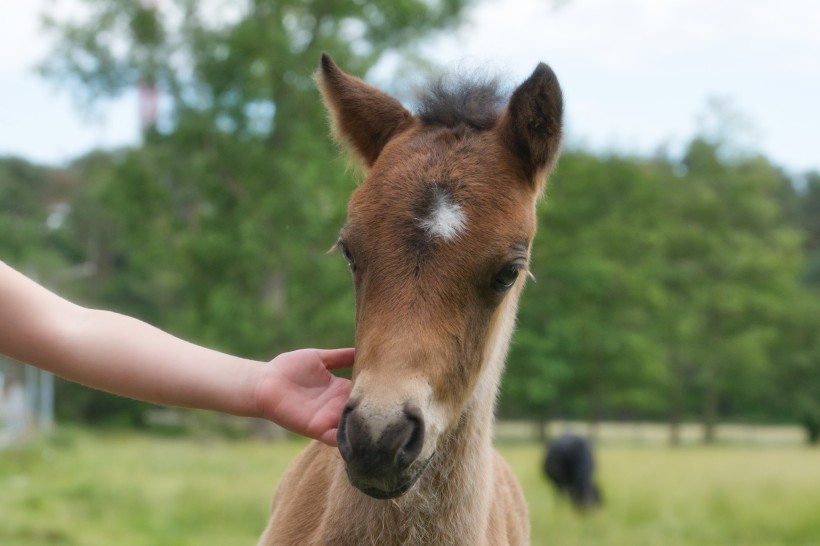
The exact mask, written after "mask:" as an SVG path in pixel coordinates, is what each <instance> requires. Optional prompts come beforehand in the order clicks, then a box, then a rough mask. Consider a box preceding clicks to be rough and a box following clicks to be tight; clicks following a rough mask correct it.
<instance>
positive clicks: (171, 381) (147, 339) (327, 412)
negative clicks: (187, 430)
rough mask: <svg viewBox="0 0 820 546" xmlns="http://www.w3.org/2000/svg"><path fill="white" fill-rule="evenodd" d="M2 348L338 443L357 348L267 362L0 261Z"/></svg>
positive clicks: (146, 393) (71, 374) (65, 373)
mask: <svg viewBox="0 0 820 546" xmlns="http://www.w3.org/2000/svg"><path fill="white" fill-rule="evenodd" d="M0 353H2V354H5V355H7V356H10V357H12V358H15V359H17V360H20V361H21V362H26V363H28V364H31V365H33V366H37V367H38V368H42V369H44V370H47V371H50V372H53V373H55V374H57V375H59V376H61V377H64V378H66V379H68V380H71V381H76V382H77V383H82V384H84V385H88V386H90V387H94V388H97V389H101V390H104V391H108V392H111V393H114V394H118V395H121V396H127V397H129V398H135V399H138V400H145V401H148V402H154V403H158V404H166V405H172V406H181V407H187V408H201V409H208V410H214V411H220V412H224V413H230V414H234V415H241V416H251V417H264V418H267V419H270V420H272V421H274V422H276V423H279V424H280V425H282V426H284V427H285V428H288V429H290V430H292V431H294V432H297V433H299V434H304V435H306V436H309V437H311V438H316V439H319V440H321V441H323V442H325V443H328V444H330V445H335V442H336V439H335V428H336V425H337V424H338V420H339V416H340V414H341V411H342V407H343V406H344V404H345V401H346V400H347V396H348V394H349V392H350V382H349V381H348V380H346V379H343V378H339V377H336V376H334V375H333V374H331V373H330V372H329V371H328V370H332V369H336V368H341V367H346V366H350V365H352V363H353V350H352V349H337V350H330V351H322V350H315V349H303V350H300V351H294V352H291V353H283V354H281V355H279V356H277V357H276V358H274V359H273V360H272V361H270V362H267V363H263V362H258V361H254V360H248V359H244V358H239V357H235V356H230V355H226V354H223V353H220V352H218V351H214V350H211V349H207V348H204V347H200V346H198V345H195V344H193V343H189V342H187V341H184V340H181V339H179V338H176V337H174V336H172V335H170V334H168V333H166V332H163V331H162V330H159V329H157V328H155V327H153V326H150V325H148V324H146V323H144V322H142V321H140V320H137V319H135V318H132V317H128V316H125V315H121V314H118V313H113V312H110V311H100V310H94V309H87V308H84V307H81V306H79V305H75V304H73V303H71V302H69V301H67V300H65V299H63V298H61V297H59V296H57V295H56V294H54V293H52V292H49V291H48V290H46V289H45V288H43V287H41V286H40V285H38V284H37V283H35V282H34V281H32V280H30V279H28V278H27V277H25V276H24V275H22V274H20V273H18V272H17V271H15V270H14V269H12V268H11V267H9V266H7V265H6V264H4V263H3V262H0Z"/></svg>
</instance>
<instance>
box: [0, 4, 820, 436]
mask: <svg viewBox="0 0 820 546" xmlns="http://www.w3.org/2000/svg"><path fill="white" fill-rule="evenodd" d="M466 1H467V0H438V1H433V2H428V1H424V0H404V1H402V2H387V1H382V2H375V1H362V2H347V3H345V2H335V3H334V2H318V3H317V2H309V3H305V2H297V1H295V0H289V1H285V2H279V1H274V0H248V1H247V2H242V3H238V4H235V3H234V4H231V3H228V4H218V5H216V4H213V3H209V2H194V1H192V0H169V1H166V2H162V3H160V5H159V8H158V10H153V9H146V8H144V7H140V4H139V3H138V2H132V1H125V0H86V1H85V5H86V7H87V11H86V15H85V17H84V18H81V19H75V20H54V19H49V20H47V28H48V29H49V31H50V32H51V34H52V36H54V37H55V43H56V47H55V50H54V52H53V55H51V56H50V57H49V59H48V60H46V62H44V64H43V66H42V70H43V72H44V73H45V74H46V75H47V76H49V77H51V78H53V79H55V80H57V81H61V82H63V83H64V84H65V85H66V86H67V87H68V88H69V89H71V90H72V91H74V93H75V94H76V95H77V97H78V98H79V99H80V100H81V101H82V102H83V103H86V104H89V103H92V102H93V101H96V100H99V99H103V98H106V97H113V96H116V95H118V94H120V93H122V92H124V91H126V90H128V89H130V88H132V87H133V86H135V85H138V84H143V85H145V84H152V85H156V86H157V88H158V89H159V90H160V93H161V96H162V100H163V108H162V112H163V113H162V115H161V117H160V118H159V120H158V121H157V124H156V125H155V126H152V127H149V128H146V130H145V132H144V142H143V143H142V145H140V146H138V147H135V148H133V149H126V150H119V151H116V152H112V153H93V154H90V155H88V156H86V157H83V158H79V159H78V160H77V161H75V162H74V163H73V164H72V165H71V166H70V168H69V169H67V170H59V171H58V170H48V169H43V168H39V167H36V166H32V165H29V164H27V163H26V162H23V161H20V160H14V159H7V160H0V213H2V214H0V245H1V248H2V250H3V253H4V254H3V259H7V260H9V261H10V262H12V263H13V264H14V265H16V266H18V267H20V268H21V269H23V270H24V271H27V272H35V273H37V274H38V277H39V278H40V280H41V281H43V282H45V283H46V284H48V285H49V286H52V287H54V288H56V289H58V290H59V291H60V292H63V293H66V294H67V295H70V296H72V297H75V298H77V299H80V300H81V301H83V302H86V303H89V304H92V305H98V306H102V307H107V308H112V309H115V310H119V311H123V312H126V313H129V314H132V315H135V316H138V317H140V318H143V319H145V320H147V321H148V322H151V323H153V324H156V325H158V326H160V327H162V328H165V329H167V330H170V331H171V332H173V333H175V334H178V335H181V336H183V337H185V338H187V339H191V340H193V341H196V342H200V343H203V344H207V345H209V346H213V347H216V348H221V349H223V350H227V351H231V352H234V353H236V354H241V355H245V356H250V357H255V358H269V357H271V356H273V355H274V354H276V353H279V352H281V351H284V350H288V349H292V348H296V347H300V346H308V345H313V346H343V345H349V344H351V343H352V340H353V320H352V319H353V298H352V290H351V288H350V285H349V284H350V281H349V276H348V272H347V269H346V267H345V265H344V263H343V260H341V259H339V258H338V257H336V256H326V254H325V252H326V249H328V248H329V247H330V246H331V245H332V243H333V242H334V240H335V237H336V233H337V232H338V230H339V228H340V227H341V225H342V223H343V221H344V217H345V203H346V201H347V196H348V195H349V193H350V191H351V190H352V189H353V188H354V185H355V182H356V176H357V175H356V174H355V173H354V172H351V171H349V170H347V169H346V165H345V163H344V161H343V160H342V159H340V158H339V157H338V156H339V154H338V152H337V151H336V150H335V149H334V147H333V145H332V144H331V143H330V141H329V138H328V137H327V136H326V135H327V133H328V131H327V122H326V119H325V113H324V112H323V110H322V107H321V105H320V100H319V96H318V93H317V92H316V90H315V86H314V84H313V80H312V74H313V71H314V68H315V66H316V63H317V62H318V59H319V52H320V51H322V50H327V51H329V52H330V53H331V54H332V55H333V56H334V58H335V59H336V60H337V61H338V62H339V63H340V64H341V65H343V66H344V67H345V68H346V69H348V70H350V71H351V72H353V73H355V74H367V71H368V69H369V68H370V67H371V66H373V64H374V63H375V62H376V61H377V60H378V59H380V58H381V56H382V55H383V54H384V53H385V52H386V51H400V52H401V53H402V54H403V55H407V56H411V55H412V52H413V48H414V46H415V45H416V44H417V43H418V42H419V40H421V39H423V38H424V37H426V36H429V35H430V33H432V32H436V31H439V30H441V29H446V28H450V27H451V26H452V25H453V24H454V23H455V22H456V21H457V18H458V15H459V13H460V12H461V10H462V8H463V7H464V5H465V3H466ZM713 110H715V113H716V116H717V121H716V127H711V128H709V129H708V131H707V133H708V134H707V136H699V137H697V138H694V139H693V140H692V142H691V143H690V144H689V146H688V149H687V150H686V152H685V154H684V156H683V157H682V158H680V159H679V160H678V159H673V158H669V157H663V156H660V157H655V158H635V157H622V156H605V157H599V156H594V155H591V154H589V153H584V152H582V151H577V150H569V151H567V152H565V153H564V155H563V157H562V158H561V160H560V162H559V165H558V168H557V171H556V172H555V173H554V175H553V176H552V178H551V180H550V182H549V186H548V189H547V196H546V199H545V200H544V201H543V202H542V203H541V204H540V209H539V235H538V236H537V237H536V240H535V242H534V246H533V255H532V264H531V268H530V269H531V271H532V273H533V274H534V276H535V278H536V281H535V282H530V283H529V286H528V287H527V289H526V291H525V295H524V298H523V300H522V302H521V310H520V320H519V329H518V333H517V335H516V337H515V339H514V341H513V346H512V351H511V354H510V358H509V366H508V374H507V376H506V380H505V383H504V387H503V389H504V390H503V397H502V404H501V410H502V412H503V413H505V414H508V415H512V414H515V415H526V416H529V417H534V418H537V419H546V418H548V417H550V416H557V415H561V416H565V417H579V416H583V417H587V418H589V419H591V420H593V421H594V420H598V419H601V418H602V417H621V418H655V419H657V418H663V417H665V416H668V417H669V419H670V421H671V422H672V423H673V424H674V423H677V422H680V421H681V420H682V419H683V418H691V417H692V416H695V415H700V416H701V417H702V420H703V421H704V423H705V424H706V425H707V436H708V430H709V428H710V427H711V425H712V424H713V423H714V422H715V420H716V419H718V418H729V419H740V418H743V419H755V420H775V419H795V420H802V421H803V422H804V423H805V426H806V427H807V431H808V432H809V433H811V430H815V429H817V427H818V426H820V425H816V423H820V408H818V406H817V404H816V402H815V401H816V400H820V393H818V392H817V391H816V385H820V376H818V373H820V372H818V370H819V369H820V349H818V345H817V342H816V340H815V338H816V337H817V336H816V335H815V332H817V330H818V329H819V327H818V323H817V320H818V319H817V317H820V305H819V304H818V303H817V302H818V301H820V298H818V293H817V286H818V285H819V284H820V281H818V279H820V224H819V223H818V220H817V219H818V218H820V175H818V174H817V173H812V174H809V175H807V176H806V177H805V179H804V181H803V183H802V185H801V184H795V183H794V181H792V180H790V179H789V178H788V177H786V176H785V175H784V174H783V173H782V172H781V171H780V170H779V169H777V168H776V167H775V166H773V165H771V164H770V163H769V162H768V161H767V160H766V159H765V158H762V157H758V156H755V155H753V154H749V153H748V152H743V153H741V152H739V151H738V150H739V149H740V148H742V147H740V148H739V147H738V146H736V145H734V144H735V143H733V142H732V141H731V138H734V137H732V135H733V134H734V133H733V132H732V130H731V129H732V127H730V125H731V124H732V123H733V122H732V119H734V118H733V116H734V117H736V116H735V115H734V114H732V112H731V111H730V109H729V108H728V107H727V106H726V105H725V104H716V105H713ZM727 120H728V121H727ZM727 127H728V129H727ZM730 137H731V138H730ZM60 203H68V204H70V207H71V208H70V214H68V215H67V216H66V215H63V216H62V217H59V216H54V213H55V210H54V207H55V206H56V205H58V204H60ZM49 218H51V220H48V219H49ZM55 218H56V219H59V218H63V220H62V221H60V222H58V223H54V222H55V221H56V220H55ZM58 224H59V225H58ZM47 225H52V226H56V227H50V228H49V227H45V226H47ZM85 263H88V264H93V275H92V276H91V277H90V278H83V277H82V276H81V275H80V276H78V275H75V274H72V275H66V274H64V273H60V272H64V271H72V270H75V268H76V267H77V266H82V265H83V264H85ZM66 278H68V279H69V280H66ZM801 278H802V279H804V280H806V281H807V282H806V284H807V285H808V286H803V285H801V284H800V279H801ZM59 388H60V389H61V390H60V393H61V394H62V395H63V396H62V397H61V403H60V405H59V406H58V407H60V408H64V410H65V411H66V412H67V414H70V415H73V416H75V417H76V418H78V419H81V420H86V421H94V420H101V419H108V418H112V419H115V420H120V421H124V422H128V423H139V422H140V419H139V415H140V413H141V412H142V411H143V409H144V406H142V405H138V404H136V403H135V402H132V401H126V400H115V399H113V398H105V395H101V394H96V393H91V392H89V391H85V390H82V389H80V388H79V387H76V386H72V385H65V384H62V385H60V386H59ZM783 392H790V393H791V392H793V393H794V394H795V396H793V397H791V396H783V394H782V393H783ZM97 396H99V397H100V398H99V399H97V398H96V397H97ZM66 404H68V405H69V407H66ZM72 404H73V405H72Z"/></svg>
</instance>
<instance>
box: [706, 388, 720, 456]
mask: <svg viewBox="0 0 820 546" xmlns="http://www.w3.org/2000/svg"><path fill="white" fill-rule="evenodd" d="M717 403H718V393H717V388H716V387H715V385H714V384H709V385H707V386H706V393H705V394H704V398H703V443H704V444H714V443H715V426H716V423H717Z"/></svg>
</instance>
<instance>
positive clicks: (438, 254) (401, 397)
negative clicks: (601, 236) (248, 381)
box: [260, 55, 561, 546]
mask: <svg viewBox="0 0 820 546" xmlns="http://www.w3.org/2000/svg"><path fill="white" fill-rule="evenodd" d="M317 80H318V82H319V86H320V89H321V90H322V92H323V95H324V97H325V102H326V104H327V105H328V109H329V111H330V113H331V117H332V120H333V123H334V133H335V134H336V135H337V138H339V139H340V140H341V141H343V142H345V143H347V144H348V145H349V146H350V147H351V149H352V150H351V151H352V152H353V153H354V154H356V155H357V156H358V157H359V158H361V159H362V161H363V162H364V164H365V165H366V166H367V167H369V168H370V171H369V173H368V176H367V179H366V180H365V181H364V182H363V183H362V185H361V186H360V187H359V188H357V190H356V191H355V192H354V194H353V196H352V197H351V200H350V204H349V207H348V221H347V224H346V225H345V227H344V228H343V230H342V233H341V235H340V244H341V245H343V247H344V249H345V253H346V255H348V256H349V258H350V259H351V260H352V262H351V270H352V272H353V283H354V287H355V292H356V351H357V352H356V364H355V366H354V375H353V380H354V389H353V392H352V394H351V400H350V402H349V404H348V410H346V411H349V412H350V413H349V415H352V414H353V413H354V412H357V415H356V419H357V425H358V426H360V427H363V429H362V430H364V432H359V434H360V435H361V434H364V438H365V439H366V438H372V439H373V440H374V441H376V440H379V439H383V438H386V437H388V435H389V434H392V432H391V431H394V430H395V429H396V428H397V427H399V428H400V426H405V425H402V423H406V422H407V418H406V417H405V414H408V411H409V412H410V413H409V414H410V415H412V416H413V419H416V416H418V419H417V420H418V421H419V422H420V423H421V425H420V433H419V437H420V438H423V446H422V447H421V448H420V453H419V455H418V458H417V459H416V460H414V461H413V462H412V464H410V465H409V467H408V468H407V469H406V470H402V472H405V473H406V476H405V474H400V475H398V477H397V478H396V479H397V480H399V483H412V487H410V489H409V490H408V491H407V492H406V493H404V494H401V496H397V497H395V498H390V499H388V500H380V499H377V498H373V497H371V496H368V495H366V494H365V493H363V492H362V491H360V490H359V489H357V487H365V489H367V488H368V487H369V486H370V483H371V481H370V480H369V477H368V476H364V478H362V477H361V476H358V475H357V474H356V473H355V472H354V473H353V474H350V472H351V469H350V467H349V465H350V464H351V463H356V462H357V461H356V460H351V457H354V456H355V453H357V452H356V451H346V452H343V453H345V458H346V459H347V460H343V458H342V455H340V450H337V449H332V448H329V447H327V446H325V445H322V444H319V443H313V444H311V445H310V446H309V447H308V448H307V449H306V450H305V451H304V452H303V453H302V454H301V455H300V456H299V457H298V458H297V459H296V460H295V461H294V462H293V464H292V465H291V467H290V469H289V470H288V472H287V473H286V475H285V477H284V478H283V480H282V483H281V484H280V487H279V491H278V492H277V495H276V498H275V500H274V506H273V513H272V516H271V519H270V521H269V523H268V526H267V529H266V530H265V533H264V535H263V536H262V539H261V541H260V544H263V545H288V546H289V545H294V546H295V545H299V546H302V545H319V544H321V545H325V544H331V545H345V544H350V545H368V544H374V545H427V544H436V545H447V544H453V545H455V544H463V545H470V546H473V545H479V546H480V545H487V546H502V545H522V544H527V543H528V541H529V523H528V516H527V508H526V504H525V502H524V497H523V494H522V492H521V488H520V486H519V485H518V482H517V481H516V479H515V477H514V476H513V474H512V472H511V471H510V469H509V467H508V466H507V465H506V463H505V462H504V461H503V459H501V457H500V456H499V455H498V454H497V453H496V452H495V451H494V450H493V448H492V438H491V429H492V422H493V411H494V403H495V397H496V395H497V391H498V385H499V381H500V377H501V373H502V369H503V362H504V357H505V355H506V351H507V346H508V344H509V338H510V336H511V334H512V330H513V326H514V322H515V313H516V307H517V301H518V297H519V295H520V292H521V290H522V288H523V283H524V277H525V275H519V276H518V277H517V279H516V278H515V277H514V276H513V277H512V278H513V280H514V284H512V286H511V287H509V288H504V289H501V288H499V287H498V286H499V285H498V280H499V279H503V278H504V277H503V276H502V275H501V272H503V271H505V270H506V269H507V268H509V267H514V268H515V269H520V270H522V271H523V270H526V266H527V261H528V258H529V250H530V245H531V242H532V238H533V236H534V233H535V204H536V200H537V198H538V195H539V194H540V192H541V189H542V186H543V180H544V175H545V174H546V172H547V170H548V169H549V168H550V167H551V165H552V164H553V163H554V161H555V159H556V156H557V153H558V147H559V142H560V127H561V94H560V88H559V87H558V84H557V80H556V79H555V76H554V74H552V71H551V70H550V69H549V68H548V67H546V65H543V64H542V65H539V67H538V68H537V69H536V71H535V72H534V73H533V75H532V76H531V77H530V78H529V79H528V80H527V81H526V82H524V84H522V85H521V86H520V87H519V88H518V89H516V90H515V92H514V93H513V95H512V98H511V101H510V103H509V106H508V107H507V108H506V109H505V110H497V109H496V107H495V106H494V105H493V104H490V103H488V102H486V101H485V99H487V100H490V101H496V100H497V97H496V96H495V95H494V93H493V92H491V90H488V88H487V87H486V86H480V87H475V88H473V89H474V90H477V91H476V92H475V93H473V94H472V95H470V94H469V93H470V92H471V91H469V90H466V91H465V90H461V91H459V90H453V91H452V92H451V91H446V90H445V92H444V93H443V94H442V93H438V92H437V93H438V96H437V97H434V99H432V100H433V101H434V102H435V101H438V102H436V103H435V104H433V103H427V104H426V106H425V107H424V108H423V112H424V113H425V115H424V116H421V117H416V116H413V115H412V114H410V113H409V112H408V111H407V110H405V109H404V108H403V107H402V106H401V104H400V103H399V102H398V101H396V100H395V99H393V98H392V97H390V96H388V95H386V94H384V93H382V92H381V91H379V90H377V89H375V88H373V87H371V86H369V85H367V84H365V83H364V82H362V81H361V80H359V79H357V78H354V77H352V76H349V75H347V74H345V73H344V72H342V71H341V70H340V69H339V68H338V67H336V65H335V64H334V63H333V61H332V60H330V58H329V57H328V56H326V55H325V56H323V58H322V66H321V69H320V72H319V74H318V77H317ZM453 93H456V95H453ZM457 93H462V94H461V95H457ZM482 97H483V98H482ZM439 99H441V100H439ZM477 101H478V102H477ZM482 101H484V102H482ZM443 104H464V105H466V108H465V112H466V114H465V115H466V116H467V117H465V116H463V115H461V114H458V113H453V114H452V115H451V114H449V113H447V111H446V108H444V107H443V106H442V105H443ZM476 113H478V114H479V115H477V114H476ZM469 119H473V120H475V119H480V120H481V121H480V123H472V122H470V121H469ZM442 195H443V196H445V197H446V199H447V200H449V201H451V202H452V203H454V204H457V206H458V207H459V210H461V211H463V213H464V214H465V218H466V223H465V224H464V226H459V230H457V233H456V234H455V235H454V236H452V237H450V236H447V237H437V236H435V233H433V234H431V233H430V232H429V231H426V230H425V229H423V228H422V227H420V225H422V224H420V221H421V219H423V218H424V217H425V215H427V214H430V210H432V209H435V204H436V203H437V200H440V199H441V196H442ZM402 408H404V409H402ZM407 408H412V411H410V410H408V409H407ZM345 419H346V418H345V417H343V419H342V423H341V424H340V431H341V430H342V429H343V428H344V426H343V425H344V424H345V423H346V421H345ZM350 426H351V427H352V426H353V425H350ZM417 432H418V431H417ZM368 434H369V436H368ZM360 437H361V436H360ZM400 439H401V438H400ZM341 440H342V435H341V432H340V449H341V446H342V441H341ZM379 441H381V440H379ZM401 442H404V440H403V439H401ZM408 445H409V444H408ZM391 453H392V452H391ZM351 454H354V455H351ZM346 465H348V466H346ZM363 468H365V469H367V464H364V465H363ZM346 469H347V472H346ZM397 472H398V471H397ZM408 476H409V478H408ZM390 478H391V479H392V478H393V476H392V475H391V476H390ZM373 479H374V480H375V481H374V482H373V483H376V484H377V485H378V487H379V488H380V489H379V490H380V491H381V490H382V489H381V488H388V485H381V484H383V483H388V482H384V481H378V480H377V479H376V478H373ZM351 480H358V481H360V482H361V483H357V484H356V487H354V486H353V485H352V484H351ZM408 480H409V481H408ZM413 480H415V481H413ZM384 490H385V491H390V489H389V488H388V489H384Z"/></svg>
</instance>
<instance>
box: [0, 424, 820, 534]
mask: <svg viewBox="0 0 820 546" xmlns="http://www.w3.org/2000/svg"><path fill="white" fill-rule="evenodd" d="M302 446H304V442H300V441H293V442H286V443H280V444H268V443H261V442H254V441H225V440H205V439H190V438H188V439H185V438H163V437H152V436H145V435H133V434H99V433H91V432H86V431H65V430H61V431H58V433H56V434H54V435H52V436H51V437H50V438H48V439H44V440H40V441H36V442H32V443H31V444H29V445H28V446H26V447H24V448H18V449H10V450H5V451H1V452H0V544H3V545H6V544H8V545H13V546H33V545H55V544H66V545H82V546H86V545H88V546H95V545H105V546H109V545H113V544H116V545H150V546H158V545H159V546H162V545H173V546H178V545H179V546H183V545H188V544H190V545H194V544H196V545H206V546H207V545H214V546H216V545H219V546H226V545H228V546H231V545H243V544H255V541H256V539H257V537H258V536H259V534H260V533H261V531H262V528H263V527H264V524H265V520H266V518H267V514H268V509H269V506H270V501H271V497H272V495H273V491H274V489H275V487H276V484H277V481H278V479H279V477H280V476H281V474H282V472H283V471H284V468H285V467H286V465H287V464H288V462H289V461H290V460H291V459H292V458H293V456H294V455H295V454H296V453H297V452H298V451H299V450H300V449H301V448H302ZM501 451H502V452H503V454H504V456H505V457H506V458H507V460H508V461H509V462H510V464H511V465H512V467H513V468H514V469H515V471H516V472H517V473H518V476H519V478H520V479H521V481H522V483H523V484H524V487H525V490H526V494H527V500H528V502H529V507H530V517H531V520H532V525H533V540H532V544H533V545H536V546H537V545H547V544H549V545H559V546H572V545H587V544H589V545H596V546H597V545H623V546H641V545H646V546H650V545H651V546H656V545H657V546H678V545H697V546H708V545H721V546H724V545H742V546H764V545H766V546H769V545H806V546H809V545H812V546H815V545H817V544H820V516H818V514H820V451H818V450H811V449H807V448H801V447H796V446H789V447H778V448H774V447H767V448H760V447H757V448H753V447H742V446H729V447H727V446H724V447H714V448H701V447H686V448H682V449H678V450H672V449H668V448H664V447H658V446H652V447H647V446H642V447H625V446H610V447H607V446H604V447H603V448H602V449H600V450H599V464H600V468H601V482H602V486H603V489H604V493H605V500H606V505H605V507H604V509H603V510H601V511H599V512H597V513H594V514H590V515H588V516H580V515H578V514H576V513H574V512H573V511H572V510H571V509H570V508H569V507H568V506H567V505H566V504H565V503H562V502H559V501H558V500H557V499H556V497H555V495H554V494H553V492H552V491H551V490H550V488H549V487H548V485H547V484H546V482H545V481H544V480H543V478H542V477H541V474H540V459H541V456H542V453H541V449H540V447H539V446H535V445H532V444H526V443H523V444H522V443H517V444H508V445H504V446H502V448H501Z"/></svg>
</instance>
